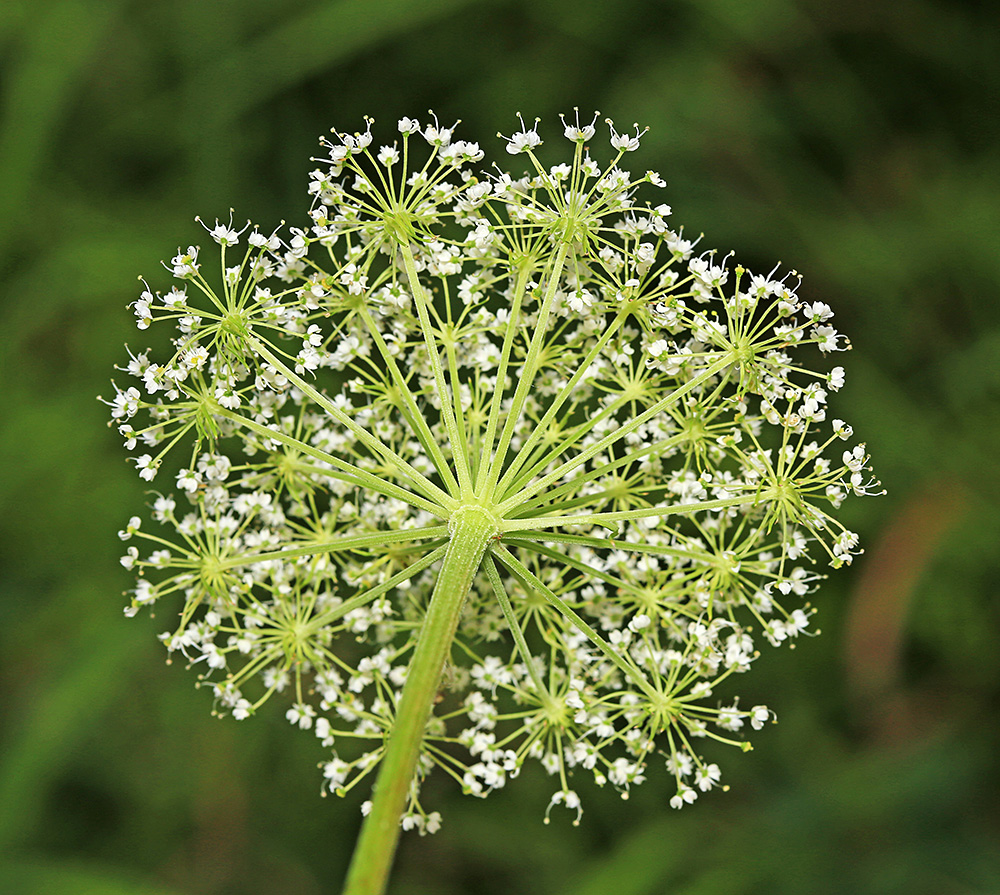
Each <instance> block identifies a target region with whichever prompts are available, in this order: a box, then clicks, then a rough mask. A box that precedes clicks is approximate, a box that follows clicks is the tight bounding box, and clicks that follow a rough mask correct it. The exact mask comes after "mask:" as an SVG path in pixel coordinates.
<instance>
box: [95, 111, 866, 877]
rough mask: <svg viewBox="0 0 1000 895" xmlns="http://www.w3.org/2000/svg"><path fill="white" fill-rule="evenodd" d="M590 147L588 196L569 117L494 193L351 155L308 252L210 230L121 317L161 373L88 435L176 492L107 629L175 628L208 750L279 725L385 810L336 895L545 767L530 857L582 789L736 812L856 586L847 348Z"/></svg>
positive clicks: (428, 151) (426, 144)
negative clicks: (753, 673)
mask: <svg viewBox="0 0 1000 895" xmlns="http://www.w3.org/2000/svg"><path fill="white" fill-rule="evenodd" d="M609 125H610V144H611V151H610V161H609V162H606V163H604V164H601V163H599V162H598V161H597V160H595V159H594V158H593V157H591V155H590V146H591V144H592V143H593V142H594V140H595V137H596V132H597V128H596V117H595V119H594V121H593V122H591V123H590V124H586V123H581V122H580V120H579V118H576V119H575V120H574V121H573V122H572V123H569V122H566V121H565V120H564V121H563V127H564V131H563V133H564V135H565V137H566V138H567V139H568V140H569V142H570V144H571V145H572V157H571V159H570V160H569V161H568V162H566V163H561V164H553V165H550V166H548V167H546V166H544V165H543V164H542V162H541V160H540V157H539V153H540V152H542V150H541V149H540V147H541V145H542V139H541V137H540V136H539V134H538V133H537V124H536V125H535V126H534V127H532V128H530V129H529V128H528V127H527V126H526V125H524V123H523V122H522V127H521V130H520V131H518V132H517V133H515V134H513V135H512V136H511V137H505V138H503V139H504V141H505V148H506V150H507V152H508V153H509V154H510V155H512V156H519V157H520V158H521V159H522V160H523V162H524V165H525V168H526V170H525V171H523V172H515V173H513V174H508V173H505V172H501V171H499V170H498V169H496V168H495V167H494V173H483V166H481V165H480V163H481V162H482V160H483V158H484V155H485V153H484V152H483V150H482V149H480V147H479V145H478V144H476V143H471V142H467V141H464V140H455V139H454V134H453V128H451V127H444V126H442V125H441V124H440V122H438V121H437V120H436V119H434V121H433V123H432V124H427V125H425V126H422V125H420V124H419V123H418V122H416V121H414V120H413V119H410V118H404V119H402V120H401V121H400V122H399V123H398V129H397V130H398V138H397V139H396V140H395V141H393V142H390V143H388V144H386V145H382V146H380V147H379V148H378V149H377V150H375V149H374V144H373V137H372V134H371V122H370V121H369V122H368V126H367V129H366V130H365V131H364V132H359V133H355V134H338V133H335V134H334V139H332V140H327V139H324V140H322V141H321V143H322V146H323V149H324V151H325V153H326V157H324V158H323V159H321V160H318V165H319V166H318V167H317V168H315V169H314V170H313V171H312V172H311V173H310V175H309V177H310V185H309V193H310V196H311V197H312V198H311V207H310V210H309V216H308V220H307V221H306V223H305V225H304V226H303V227H301V228H296V227H293V228H290V230H289V231H288V232H287V233H284V234H282V233H279V232H274V233H271V234H267V233H265V232H262V231H260V230H259V229H258V228H253V229H252V230H251V228H250V224H249V223H248V224H247V225H246V226H245V227H244V228H243V229H241V230H237V229H236V228H235V227H234V226H233V223H232V216H230V220H229V223H220V222H218V221H216V224H215V226H214V227H206V229H207V230H208V232H209V234H210V235H211V237H212V239H213V240H214V242H215V243H216V244H217V245H218V246H219V247H220V250H221V251H220V254H221V258H220V263H219V268H218V273H217V274H215V275H210V274H206V273H203V271H202V260H201V253H200V249H199V248H198V247H196V246H188V248H187V249H186V250H182V249H179V250H178V252H177V254H176V255H175V256H174V257H173V259H171V261H170V262H169V264H168V265H167V268H168V270H170V271H171V272H172V274H173V276H174V277H175V279H176V280H177V284H176V285H174V287H173V288H172V289H171V290H170V291H169V292H166V293H159V292H156V293H154V292H153V290H151V289H150V288H148V287H147V288H146V289H145V291H143V293H142V295H141V297H140V298H139V299H138V300H137V301H135V302H134V303H133V304H132V306H131V307H132V310H133V311H134V313H135V315H136V322H137V325H138V327H139V329H142V330H144V329H147V328H149V327H150V326H151V325H152V324H154V323H156V324H157V326H158V327H159V326H160V325H161V324H163V323H169V324H171V325H172V327H173V337H172V349H170V350H169V351H168V352H167V353H166V356H165V357H162V358H159V359H157V358H155V357H153V356H151V355H152V352H149V351H143V352H140V353H138V354H131V353H130V356H129V361H128V363H127V364H126V365H125V366H123V367H122V368H121V370H122V373H123V375H127V376H129V377H130V379H131V384H129V385H126V386H117V385H116V386H115V396H114V398H113V399H112V400H110V401H109V402H107V403H108V404H109V406H110V407H111V416H112V422H113V424H114V425H115V426H116V427H117V429H118V432H119V433H120V435H121V436H122V438H123V440H124V442H125V445H126V448H127V449H128V450H130V451H134V452H135V453H134V456H133V458H132V462H134V464H135V467H136V469H137V471H138V474H139V476H140V477H141V478H142V479H143V480H144V481H147V482H152V481H154V480H159V481H162V480H163V479H164V478H167V479H168V482H167V484H166V486H161V492H158V493H155V494H154V495H153V497H152V498H151V500H152V506H151V516H152V523H153V524H152V526H150V525H149V524H146V525H145V527H144V525H143V520H142V519H141V518H140V517H139V516H133V517H132V518H131V519H130V520H129V522H128V524H127V525H126V526H125V527H124V528H123V529H122V531H120V532H119V536H120V537H121V539H122V540H123V541H128V542H131V543H129V545H128V547H127V548H126V552H125V555H124V556H123V557H122V564H123V565H124V566H125V567H126V568H127V569H131V570H132V571H133V572H135V573H136V576H137V578H136V584H135V587H134V588H133V589H132V591H131V592H130V600H129V605H128V607H127V609H126V615H129V616H131V615H135V614H136V613H137V612H139V611H140V610H141V609H143V608H145V607H149V608H155V609H156V610H157V611H158V615H160V614H162V615H169V613H168V612H166V611H163V610H165V609H166V608H167V607H169V606H171V605H175V606H179V614H178V617H177V620H176V622H175V623H174V624H173V625H172V627H171V629H170V630H168V631H166V632H165V633H164V634H162V635H161V640H162V641H163V644H164V646H165V647H166V649H167V651H168V653H169V654H171V655H173V656H183V657H184V658H185V659H186V661H187V662H188V663H189V664H190V665H192V666H195V667H197V668H198V669H199V670H200V672H201V674H200V675H199V685H200V686H204V687H207V688H209V689H210V690H211V692H212V694H213V697H214V711H215V713H216V714H218V715H220V716H226V717H232V718H234V719H236V720H237V721H244V720H246V719H248V718H250V717H252V716H253V715H255V714H256V713H257V712H259V711H264V710H265V705H266V704H268V703H269V702H270V701H272V700H280V699H284V700H285V701H286V708H285V716H286V718H287V719H288V721H289V722H290V723H291V724H293V725H294V726H296V727H298V728H299V729H300V730H303V731H308V732H309V733H310V734H312V735H314V736H315V737H316V738H317V741H318V744H319V747H320V748H322V749H323V750H324V754H325V755H326V759H327V760H326V761H324V762H323V764H322V768H323V780H324V783H323V786H324V790H325V791H329V792H331V793H334V794H336V795H340V796H344V795H347V794H348V793H351V792H352V791H353V790H354V789H355V788H356V787H361V788H362V789H364V788H367V787H372V800H371V801H370V802H366V803H365V808H364V811H365V812H366V814H367V816H366V817H365V818H364V821H363V825H362V831H361V835H360V838H359V841H358V845H357V850H356V852H355V855H354V859H353V861H352V863H351V866H350V871H349V875H348V879H347V884H346V889H345V892H346V893H348V895H377V893H381V892H383V891H384V889H385V886H386V884H387V880H388V874H389V869H390V866H391V863H392V858H393V853H394V851H395V848H396V843H397V840H398V837H399V834H400V831H401V830H405V829H414V830H416V831H417V832H419V833H420V834H421V835H424V834H427V833H433V832H435V831H436V830H437V829H438V828H439V827H440V825H441V823H442V818H441V815H440V814H439V813H438V812H437V811H436V810H433V808H430V807H429V806H425V805H424V804H423V802H422V798H421V783H422V782H423V780H424V779H425V778H426V776H427V775H428V774H429V773H431V772H435V773H442V774H446V775H448V776H450V777H451V778H452V779H453V780H454V781H455V782H456V783H457V785H458V786H460V787H461V789H462V791H463V792H465V793H467V794H468V795H471V796H475V797H478V798H485V797H486V796H488V795H489V794H490V793H491V792H493V791H494V790H496V789H500V788H502V787H504V786H506V785H507V784H508V783H509V782H510V781H512V780H513V779H514V778H516V777H517V776H518V774H519V773H520V771H521V769H522V768H523V767H524V766H525V765H526V764H529V763H532V762H535V763H538V764H539V765H540V766H541V767H542V768H543V769H544V771H545V772H546V773H547V774H548V775H549V778H550V779H551V781H552V790H553V792H552V796H551V800H550V803H549V808H548V810H547V811H546V812H545V817H544V820H545V821H546V822H548V820H549V815H550V814H551V813H552V811H553V809H557V808H558V809H560V810H562V809H565V810H567V811H568V812H570V816H571V817H572V819H573V822H574V823H577V822H579V820H580V817H581V814H582V812H583V799H582V798H581V795H580V792H579V791H578V788H577V787H578V781H585V780H586V779H590V780H592V781H593V782H594V783H595V784H596V785H598V786H612V787H614V788H615V789H617V790H618V791H620V792H621V794H622V796H623V797H627V795H628V792H629V790H630V788H631V787H632V786H638V785H639V784H641V783H643V782H644V781H645V779H646V777H647V772H648V773H649V776H651V777H653V776H662V775H664V774H666V775H667V776H668V777H669V778H671V779H672V781H673V794H672V795H671V796H670V797H669V800H668V801H669V804H670V805H671V806H672V807H673V808H682V807H684V806H685V805H689V804H691V803H692V802H694V801H696V800H697V799H698V797H699V796H700V795H702V794H705V793H708V792H709V791H711V790H713V789H719V788H721V789H725V788H726V787H725V786H723V785H722V783H721V770H720V768H719V765H718V764H717V763H716V762H715V761H714V760H713V758H712V756H711V755H705V754H703V749H704V751H705V752H711V751H712V750H715V749H717V748H718V747H720V745H722V744H728V745H736V746H738V747H739V748H742V749H748V748H749V747H750V745H749V742H748V741H747V739H746V738H745V737H746V734H747V733H748V731H754V730H760V729H761V728H762V727H763V726H764V724H765V723H767V722H768V721H769V720H771V719H773V717H774V716H773V713H772V712H771V711H770V709H768V708H767V707H766V706H763V705H755V706H751V707H749V708H744V707H741V706H740V704H739V700H738V697H736V696H734V695H732V692H731V688H732V686H733V684H734V683H735V682H736V680H737V679H738V676H739V675H741V674H743V673H745V672H747V671H748V670H749V669H750V668H751V666H752V664H753V662H754V660H755V659H756V658H757V656H758V655H759V649H758V647H759V646H761V645H763V644H769V645H772V646H779V645H781V644H782V643H785V642H787V641H790V640H794V639H795V638H797V637H798V636H800V635H801V634H803V633H806V632H808V630H809V628H810V626H811V618H812V615H813V614H814V612H815V610H814V609H813V607H812V606H811V604H810V603H809V602H807V599H808V596H809V594H811V593H812V592H813V591H814V590H815V588H816V586H817V585H818V583H819V581H820V580H821V578H822V577H823V575H822V573H821V572H820V571H819V569H818V566H819V565H820V564H825V565H829V566H833V567H837V566H840V565H843V564H845V563H849V562H850V561H851V560H852V558H853V557H854V556H855V555H857V554H858V553H859V552H860V550H859V549H858V538H857V536H856V535H855V534H854V533H853V532H850V531H848V530H847V529H845V528H844V526H843V525H842V524H841V523H840V522H838V521H837V519H836V516H835V512H836V510H837V508H838V507H839V506H840V505H841V503H842V502H843V501H844V500H845V499H846V498H847V497H848V496H849V495H851V494H854V495H864V494H872V493H879V491H878V485H877V483H876V482H875V481H874V479H873V478H871V476H870V470H869V467H868V455H867V453H866V451H865V446H864V444H854V445H852V446H850V445H842V444H840V443H841V442H848V441H851V440H852V438H853V432H852V430H851V427H850V426H849V425H847V424H846V423H845V422H843V421H842V420H839V419H830V420H828V419H827V403H828V400H829V398H830V396H831V394H832V393H834V392H836V391H838V390H839V389H840V388H841V386H842V385H843V383H844V370H843V368H842V367H840V366H833V367H832V368H830V369H821V370H820V371H816V367H817V364H816V362H817V361H819V362H820V363H819V365H818V366H819V367H820V368H825V363H826V362H825V358H826V357H827V356H828V355H830V354H832V353H834V352H838V351H842V350H844V349H846V348H847V347H849V346H848V344H847V341H846V339H845V338H844V337H843V336H842V335H840V334H839V333H838V332H837V331H836V330H835V329H834V327H833V326H832V324H831V319H832V316H833V312H832V311H831V309H830V308H829V307H828V306H827V305H825V304H823V303H821V302H808V301H804V300H802V299H800V298H799V297H798V295H797V292H796V290H797V289H798V288H799V282H798V277H797V275H796V274H794V273H788V274H783V275H779V274H778V273H777V268H775V270H772V271H771V272H770V273H769V274H767V275H758V274H753V273H751V272H750V271H748V270H746V269H745V268H743V267H741V266H739V265H732V264H731V259H730V256H729V255H726V256H725V257H722V258H720V257H718V256H717V254H716V253H715V252H714V251H711V250H708V251H698V250H696V244H697V242H698V241H697V240H691V239H688V238H687V237H685V235H684V231H683V228H674V227H673V226H672V225H671V223H670V221H669V218H670V216H671V209H670V207H669V206H668V205H665V204H658V205H653V204H651V203H648V202H646V203H642V204H640V203H639V201H637V198H636V196H637V193H638V191H639V190H640V189H650V190H651V189H662V188H664V186H665V184H664V181H663V180H662V178H661V177H660V176H659V175H658V174H656V173H655V172H653V171H647V172H646V173H645V174H644V175H643V176H642V177H639V178H636V177H634V176H633V175H632V174H631V173H630V172H629V170H628V169H627V168H626V167H624V160H625V159H626V157H627V156H629V154H631V153H633V152H635V151H636V150H638V148H639V144H640V140H641V138H642V136H643V134H644V132H640V130H639V128H638V127H636V129H635V133H634V134H630V133H627V132H626V133H623V134H620V133H618V132H617V131H616V130H615V128H614V126H613V125H611V124H610V122H609ZM248 231H249V232H248ZM244 243H245V245H246V247H245V248H243V247H242V246H243V244H244ZM835 445H839V447H834V446H835ZM170 479H172V482H171V481H170ZM140 548H141V549H140ZM445 669H447V673H446V674H445V673H444V672H445ZM654 772H655V773H654ZM373 780H374V784H373Z"/></svg>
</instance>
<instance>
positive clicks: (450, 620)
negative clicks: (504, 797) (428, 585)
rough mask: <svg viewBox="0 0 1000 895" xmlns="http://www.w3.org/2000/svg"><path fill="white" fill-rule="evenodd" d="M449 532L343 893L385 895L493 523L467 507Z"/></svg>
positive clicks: (484, 513)
mask: <svg viewBox="0 0 1000 895" xmlns="http://www.w3.org/2000/svg"><path fill="white" fill-rule="evenodd" d="M449 528H450V540H449V542H448V551H447V553H445V557H444V562H443V563H442V565H441V571H440V572H439V573H438V578H437V583H436V584H435V585H434V591H433V593H432V595H431V600H430V604H429V605H428V607H427V615H426V617H425V618H424V622H423V625H422V626H421V628H420V635H419V637H418V638H417V645H416V648H415V649H414V651H413V658H412V659H411V660H410V664H409V667H408V669H407V675H406V683H405V685H404V686H403V692H402V695H401V696H400V699H399V704H398V706H397V708H396V717H395V722H394V723H393V725H392V732H391V733H390V735H389V739H388V742H387V743H386V747H385V753H384V755H383V757H382V762H381V765H380V767H379V773H378V778H377V779H376V781H375V787H374V790H373V798H372V807H371V811H370V812H369V813H368V816H367V817H366V818H365V820H364V823H363V824H362V827H361V834H360V836H359V837H358V843H357V845H356V847H355V851H354V856H353V858H352V859H351V866H350V869H349V870H348V874H347V881H346V883H345V885H344V895H378V893H381V892H382V891H384V889H385V885H386V881H387V880H388V877H389V869H390V866H391V864H392V858H393V855H394V853H395V850H396V843H397V841H398V840H399V834H400V826H399V820H400V818H401V817H402V816H403V814H404V812H405V810H406V805H407V802H408V800H409V798H410V789H411V786H412V783H413V778H414V772H415V771H416V767H417V759H418V758H419V757H420V753H421V751H422V749H423V739H424V729H425V727H426V726H427V720H428V718H429V717H430V713H431V708H432V707H433V705H434V700H435V697H436V696H437V693H438V688H439V686H440V683H441V674H442V671H443V670H444V667H445V663H446V662H447V661H448V657H449V656H450V654H451V648H452V644H453V643H454V640H455V631H456V629H457V628H458V620H459V617H460V616H461V613H462V607H463V605H464V603H465V599H466V597H467V595H468V593H469V589H470V587H471V586H472V580H473V578H474V577H475V575H476V572H478V571H479V566H480V564H481V563H482V561H483V555H484V554H485V553H486V546H487V544H488V543H489V540H490V538H491V537H495V536H496V534H497V520H496V517H495V516H494V515H493V514H492V513H491V512H489V511H488V510H486V509H484V508H482V507H478V506H475V505H472V504H470V505H465V506H462V507H460V508H459V509H457V510H456V511H455V512H454V514H453V515H452V518H451V522H450V523H449Z"/></svg>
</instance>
